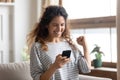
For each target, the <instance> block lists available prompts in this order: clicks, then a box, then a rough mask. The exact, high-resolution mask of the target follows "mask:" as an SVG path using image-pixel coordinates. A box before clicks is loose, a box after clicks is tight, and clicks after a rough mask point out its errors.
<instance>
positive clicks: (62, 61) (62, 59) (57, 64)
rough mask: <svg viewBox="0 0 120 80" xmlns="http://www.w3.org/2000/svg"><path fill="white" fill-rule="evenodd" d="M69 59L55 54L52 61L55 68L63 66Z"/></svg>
mask: <svg viewBox="0 0 120 80" xmlns="http://www.w3.org/2000/svg"><path fill="white" fill-rule="evenodd" d="M69 61H70V58H67V57H62V55H61V54H59V55H57V56H56V59H55V62H54V63H53V65H54V67H55V68H56V69H58V68H61V67H63V66H64V65H65V64H66V63H68V62H69Z"/></svg>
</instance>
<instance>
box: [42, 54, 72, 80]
mask: <svg viewBox="0 0 120 80" xmlns="http://www.w3.org/2000/svg"><path fill="white" fill-rule="evenodd" d="M69 61H70V58H66V57H62V56H61V54H59V55H57V56H56V60H55V62H54V63H53V64H51V66H50V68H49V69H48V70H47V71H45V73H43V74H42V75H41V76H40V80H49V79H50V78H51V76H52V75H53V74H54V72H55V71H56V70H57V69H59V68H61V67H62V66H63V65H64V64H66V63H68V62H69Z"/></svg>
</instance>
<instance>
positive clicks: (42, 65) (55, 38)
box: [28, 6, 91, 80]
mask: <svg viewBox="0 0 120 80" xmlns="http://www.w3.org/2000/svg"><path fill="white" fill-rule="evenodd" d="M67 17H68V14H67V13H66V10H65V9H64V8H63V7H61V6H48V7H47V8H46V10H45V12H44V13H43V16H42V18H41V19H40V22H39V23H37V24H36V25H35V28H34V29H33V30H32V31H31V32H30V34H29V35H28V44H29V46H31V50H30V70H31V76H32V77H33V79H34V80H79V73H80V72H83V73H88V72H90V66H91V63H90V62H91V61H90V56H89V54H88V50H87V45H86V41H85V38H84V36H80V37H79V38H77V42H78V44H80V45H81V46H83V50H84V57H83V56H82V54H81V52H80V50H79V49H78V48H77V47H76V46H75V45H74V44H73V42H72V40H71V38H70V33H69V28H68V26H67ZM64 50H71V56H70V58H67V57H66V56H64V57H63V56H62V52H63V51H64Z"/></svg>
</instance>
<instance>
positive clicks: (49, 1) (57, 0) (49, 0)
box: [41, 0, 62, 13]
mask: <svg viewBox="0 0 120 80" xmlns="http://www.w3.org/2000/svg"><path fill="white" fill-rule="evenodd" d="M49 5H59V6H62V0H43V1H42V11H41V12H42V13H43V12H44V10H45V8H46V7H47V6H49Z"/></svg>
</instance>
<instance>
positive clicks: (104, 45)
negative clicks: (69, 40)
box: [86, 28, 111, 62]
mask: <svg viewBox="0 0 120 80" xmlns="http://www.w3.org/2000/svg"><path fill="white" fill-rule="evenodd" d="M86 37H87V42H88V44H89V48H90V51H92V49H93V48H94V44H97V45H98V46H100V47H101V48H100V50H101V51H103V52H104V54H105V56H103V57H102V59H103V61H107V62H110V61H111V52H110V30H109V29H108V28H106V29H102V28H101V29H87V30H86ZM93 56H94V54H92V56H91V57H93Z"/></svg>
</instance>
